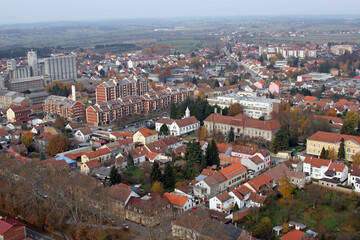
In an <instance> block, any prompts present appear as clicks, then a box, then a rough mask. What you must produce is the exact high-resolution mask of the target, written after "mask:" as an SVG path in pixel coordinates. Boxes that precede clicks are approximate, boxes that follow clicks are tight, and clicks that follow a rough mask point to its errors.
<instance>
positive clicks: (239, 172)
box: [220, 162, 247, 189]
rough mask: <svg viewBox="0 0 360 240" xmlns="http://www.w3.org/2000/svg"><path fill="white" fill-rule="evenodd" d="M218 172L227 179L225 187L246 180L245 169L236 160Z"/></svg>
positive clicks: (236, 184) (230, 186)
mask: <svg viewBox="0 0 360 240" xmlns="http://www.w3.org/2000/svg"><path fill="white" fill-rule="evenodd" d="M220 173H221V174H222V175H224V177H225V178H226V179H227V188H228V189H229V188H232V187H234V186H238V185H239V184H240V183H242V182H245V181H246V174H247V169H246V167H245V166H244V165H242V164H241V163H240V162H238V163H234V164H232V165H230V166H228V167H226V168H223V169H221V170H220Z"/></svg>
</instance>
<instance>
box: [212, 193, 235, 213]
mask: <svg viewBox="0 0 360 240" xmlns="http://www.w3.org/2000/svg"><path fill="white" fill-rule="evenodd" d="M234 202H235V200H234V198H230V199H228V200H226V201H224V202H221V201H220V200H219V199H218V198H217V197H216V196H215V197H212V198H210V200H209V208H210V209H212V210H215V211H219V212H224V213H227V214H230V211H231V209H232V207H233V206H234Z"/></svg>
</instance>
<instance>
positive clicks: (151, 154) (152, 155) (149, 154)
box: [146, 152, 158, 159]
mask: <svg viewBox="0 0 360 240" xmlns="http://www.w3.org/2000/svg"><path fill="white" fill-rule="evenodd" d="M157 155H158V154H157V153H154V152H149V153H148V154H147V155H146V157H147V158H148V159H154V158H156V156H157Z"/></svg>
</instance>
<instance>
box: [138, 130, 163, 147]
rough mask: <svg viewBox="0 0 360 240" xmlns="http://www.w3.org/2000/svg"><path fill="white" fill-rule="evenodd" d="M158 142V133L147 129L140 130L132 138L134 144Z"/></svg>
mask: <svg viewBox="0 0 360 240" xmlns="http://www.w3.org/2000/svg"><path fill="white" fill-rule="evenodd" d="M157 140H158V133H157V132H155V131H153V130H150V129H148V128H143V127H142V128H140V129H139V130H138V131H137V132H136V133H135V134H134V136H133V142H134V143H141V144H143V145H146V144H148V143H152V142H155V141H157Z"/></svg>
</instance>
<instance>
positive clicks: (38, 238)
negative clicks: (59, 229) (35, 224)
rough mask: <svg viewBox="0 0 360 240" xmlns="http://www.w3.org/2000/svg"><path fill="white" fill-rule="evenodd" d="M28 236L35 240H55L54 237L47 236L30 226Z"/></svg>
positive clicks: (27, 229)
mask: <svg viewBox="0 0 360 240" xmlns="http://www.w3.org/2000/svg"><path fill="white" fill-rule="evenodd" d="M26 237H29V238H32V239H34V240H54V239H53V238H50V237H48V236H45V235H43V234H41V233H38V232H36V231H34V230H31V229H29V228H26Z"/></svg>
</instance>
